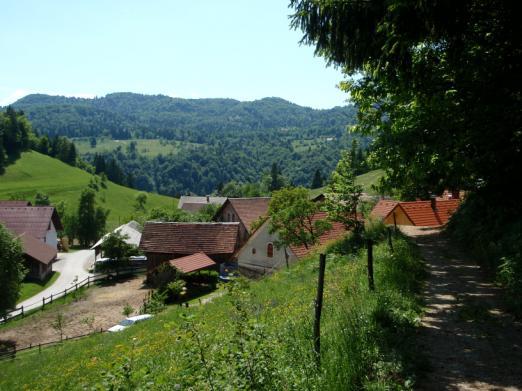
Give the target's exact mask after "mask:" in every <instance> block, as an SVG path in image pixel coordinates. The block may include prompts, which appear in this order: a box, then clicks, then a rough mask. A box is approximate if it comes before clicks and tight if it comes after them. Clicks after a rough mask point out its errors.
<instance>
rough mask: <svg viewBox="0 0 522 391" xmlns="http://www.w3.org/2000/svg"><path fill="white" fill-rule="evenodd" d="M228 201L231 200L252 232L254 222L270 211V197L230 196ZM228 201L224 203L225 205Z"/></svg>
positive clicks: (246, 226) (238, 214)
mask: <svg viewBox="0 0 522 391" xmlns="http://www.w3.org/2000/svg"><path fill="white" fill-rule="evenodd" d="M227 202H230V204H231V205H232V207H233V208H234V210H235V211H236V213H237V216H238V217H239V220H240V221H241V222H242V223H243V224H244V226H245V228H246V229H247V231H248V232H250V230H251V227H252V223H253V222H254V221H256V220H258V219H259V218H260V217H262V216H266V214H267V213H268V204H269V203H270V197H254V198H229V199H228V200H227ZM227 202H225V203H224V204H223V207H224V206H225V205H226V204H227Z"/></svg>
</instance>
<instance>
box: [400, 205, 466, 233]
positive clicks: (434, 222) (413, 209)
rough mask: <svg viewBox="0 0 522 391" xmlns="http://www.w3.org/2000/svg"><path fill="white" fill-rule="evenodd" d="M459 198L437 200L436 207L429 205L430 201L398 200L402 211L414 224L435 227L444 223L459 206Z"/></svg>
mask: <svg viewBox="0 0 522 391" xmlns="http://www.w3.org/2000/svg"><path fill="white" fill-rule="evenodd" d="M459 204H460V201H459V200H437V201H436V202H435V205H436V208H435V209H433V208H432V207H431V201H412V202H400V203H399V205H400V207H401V208H402V210H404V213H406V215H407V216H408V218H409V219H410V220H411V222H412V223H413V225H415V226H423V227H436V226H440V225H444V224H446V223H447V222H448V220H449V218H450V217H451V215H452V214H453V213H455V211H456V210H457V208H458V207H459Z"/></svg>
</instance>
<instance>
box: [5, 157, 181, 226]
mask: <svg viewBox="0 0 522 391" xmlns="http://www.w3.org/2000/svg"><path fill="white" fill-rule="evenodd" d="M91 178H92V175H90V174H89V173H87V172H85V171H83V170H80V169H79V168H75V167H71V166H69V165H67V164H65V163H63V162H61V161H59V160H57V159H53V158H51V157H49V156H46V155H42V154H40V153H38V152H35V151H31V152H24V153H22V157H21V158H20V159H18V160H17V161H16V162H15V163H14V164H12V165H10V166H8V167H7V168H6V171H5V173H4V174H3V175H2V176H0V181H1V186H0V199H12V198H14V199H27V200H30V201H34V197H35V195H36V192H42V193H45V194H47V195H49V198H50V199H51V202H52V203H54V204H56V203H57V202H59V201H65V203H66V212H67V213H72V212H75V211H76V209H77V208H78V202H79V199H80V195H81V192H82V190H84V189H85V188H86V187H87V185H88V184H89V181H90V180H91ZM138 193H139V191H138V190H134V189H130V188H127V187H124V186H120V185H117V184H115V183H112V182H110V181H108V182H107V189H100V191H99V192H97V195H96V199H97V202H98V203H99V205H101V206H102V207H104V208H106V209H108V210H110V213H109V217H108V220H107V229H114V228H116V227H117V226H119V225H121V224H124V223H126V222H128V221H129V218H130V217H131V216H132V215H133V213H134V210H133V205H134V203H135V196H136V194H138ZM177 203H178V200H177V199H175V198H171V197H167V196H162V195H158V194H154V193H147V204H146V208H147V209H152V208H155V207H163V208H176V207H177Z"/></svg>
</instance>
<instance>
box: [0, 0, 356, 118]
mask: <svg viewBox="0 0 522 391" xmlns="http://www.w3.org/2000/svg"><path fill="white" fill-rule="evenodd" d="M288 2H289V0H183V1H182V0H148V1H146V0H142V1H134V0H126V1H119V0H105V1H103V0H83V1H81V0H73V1H71V0H68V1H61V0H46V1H42V0H32V1H29V0H16V1H6V2H3V4H2V5H1V7H0V52H1V53H2V61H0V74H1V75H2V76H1V78H0V105H6V104H9V103H12V102H13V101H15V100H16V99H18V98H20V97H22V96H24V95H27V94H29V93H35V92H41V93H48V94H53V95H68V96H85V97H90V96H103V95H105V94H107V93H110V92H121V91H131V92H139V93H145V94H165V95H169V96H175V97H181V98H214V97H226V98H234V99H239V100H254V99H260V98H263V97H267V96H278V97H281V98H284V99H287V100H290V101H292V102H295V103H298V104H301V105H305V106H311V107H315V108H329V107H333V106H339V105H343V104H346V99H347V95H346V94H345V93H343V92H341V91H340V90H339V89H337V88H336V85H337V84H338V83H339V81H341V80H342V78H343V76H342V73H341V72H340V71H339V70H336V69H334V68H333V67H326V65H325V61H324V60H323V59H322V58H319V57H314V55H313V48H311V47H307V46H300V45H299V43H298V42H299V39H300V38H301V32H298V31H293V30H290V28H289V19H288V15H289V14H290V13H291V10H290V9H289V8H288Z"/></svg>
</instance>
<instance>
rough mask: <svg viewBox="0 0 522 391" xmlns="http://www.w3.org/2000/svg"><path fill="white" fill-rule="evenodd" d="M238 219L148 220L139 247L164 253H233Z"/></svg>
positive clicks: (236, 238) (235, 244) (146, 250)
mask: <svg viewBox="0 0 522 391" xmlns="http://www.w3.org/2000/svg"><path fill="white" fill-rule="evenodd" d="M238 232H239V223H155V222H147V223H145V227H144V228H143V233H142V235H141V241H140V249H141V250H143V251H145V252H153V253H164V254H194V253H198V252H204V253H206V254H233V253H234V251H235V249H236V246H237V241H238Z"/></svg>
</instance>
